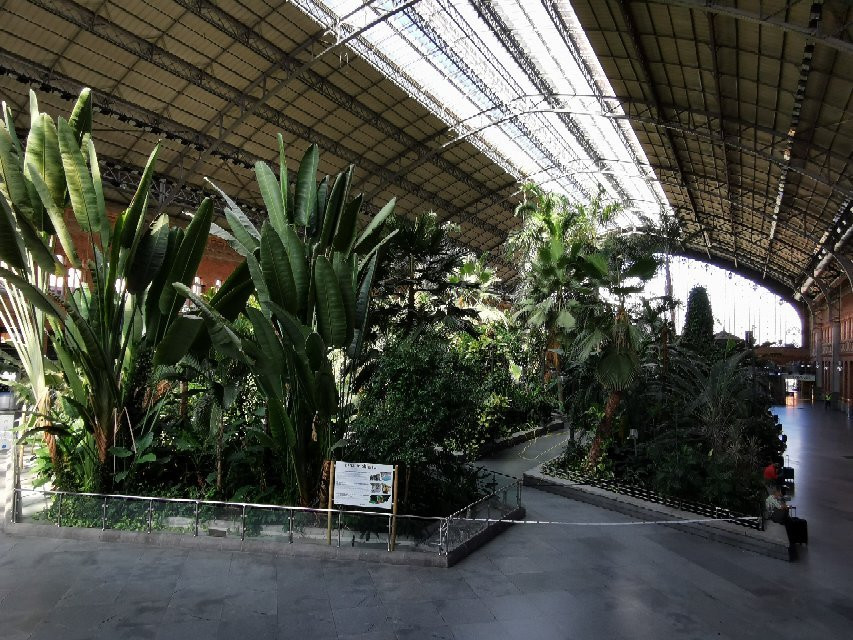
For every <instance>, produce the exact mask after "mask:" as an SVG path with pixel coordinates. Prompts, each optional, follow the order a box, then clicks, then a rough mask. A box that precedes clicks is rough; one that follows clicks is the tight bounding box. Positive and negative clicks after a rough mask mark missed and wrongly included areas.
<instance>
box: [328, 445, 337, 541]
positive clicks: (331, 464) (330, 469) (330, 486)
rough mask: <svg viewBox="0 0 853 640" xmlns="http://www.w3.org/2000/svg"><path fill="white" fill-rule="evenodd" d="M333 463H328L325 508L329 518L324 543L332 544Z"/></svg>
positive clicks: (331, 461) (332, 461)
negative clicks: (327, 490)
mask: <svg viewBox="0 0 853 640" xmlns="http://www.w3.org/2000/svg"><path fill="white" fill-rule="evenodd" d="M334 501H335V461H334V460H330V461H329V498H328V500H326V508H327V509H328V510H329V517H328V520H327V521H326V541H327V542H328V543H329V544H330V545H331V544H332V505H334V504H335V502H334Z"/></svg>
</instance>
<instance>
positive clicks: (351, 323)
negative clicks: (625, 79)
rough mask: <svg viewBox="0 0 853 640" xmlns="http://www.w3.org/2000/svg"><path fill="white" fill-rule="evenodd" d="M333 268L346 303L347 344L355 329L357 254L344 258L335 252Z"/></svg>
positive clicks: (342, 298) (350, 340)
mask: <svg viewBox="0 0 853 640" xmlns="http://www.w3.org/2000/svg"><path fill="white" fill-rule="evenodd" d="M332 268H333V269H334V270H335V275H336V276H337V278H338V286H339V287H340V290H341V300H343V303H344V313H345V314H346V331H347V333H346V338H345V342H344V344H345V345H347V346H348V345H349V344H350V342H352V337H353V330H354V329H355V317H356V316H355V298H356V293H355V288H356V286H357V284H358V283H357V280H356V278H357V277H358V274H357V273H356V267H355V256H354V255H351V256H350V257H349V258H348V259H347V258H344V256H343V254H342V253H339V252H335V253H334V254H333V256H332Z"/></svg>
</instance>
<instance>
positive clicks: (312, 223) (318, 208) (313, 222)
mask: <svg viewBox="0 0 853 640" xmlns="http://www.w3.org/2000/svg"><path fill="white" fill-rule="evenodd" d="M328 195H329V176H326V177H325V178H323V179H322V180H320V184H318V185H317V197H316V198H314V209H313V210H312V211H311V215H309V216H308V231H307V234H306V235H307V237H308V238H310V239H311V241H312V242H318V241H319V240H320V232H321V231H322V229H323V220H324V217H325V215H326V198H327V197H328Z"/></svg>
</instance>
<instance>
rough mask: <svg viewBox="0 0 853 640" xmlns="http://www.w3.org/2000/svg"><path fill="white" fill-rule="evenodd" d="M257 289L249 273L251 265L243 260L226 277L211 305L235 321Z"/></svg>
mask: <svg viewBox="0 0 853 640" xmlns="http://www.w3.org/2000/svg"><path fill="white" fill-rule="evenodd" d="M254 290H255V284H254V283H253V282H252V278H251V276H250V275H249V266H248V265H247V264H246V262H245V261H244V262H241V263H240V266H238V267H237V268H236V269H234V271H232V272H231V275H230V276H228V278H226V279H225V282H223V283H222V286H221V287H219V290H218V291H217V292H216V293H215V294H213V297H212V298H211V299H210V306H211V307H213V308H214V309H216V310H217V311H218V312H219V313H220V314H222V317H223V318H225V319H226V320H230V321H234V320H236V319H237V316H238V315H240V312H241V311H243V310H244V309H245V308H246V302H247V301H248V300H249V297H250V296H251V295H252V292H254Z"/></svg>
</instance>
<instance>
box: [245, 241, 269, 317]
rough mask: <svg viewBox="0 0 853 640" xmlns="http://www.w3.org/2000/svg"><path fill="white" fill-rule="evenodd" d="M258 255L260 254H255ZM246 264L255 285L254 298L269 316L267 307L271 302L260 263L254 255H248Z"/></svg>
mask: <svg viewBox="0 0 853 640" xmlns="http://www.w3.org/2000/svg"><path fill="white" fill-rule="evenodd" d="M256 253H258V254H260V252H256ZM246 264H247V265H248V266H249V274H250V275H251V276H252V282H253V283H254V285H255V297H256V298H257V299H258V304H259V305H260V307H261V309H263V310H264V313H267V314H269V313H270V311H269V306H270V303H271V302H272V300H271V299H270V290H269V287H267V282H266V280H264V271H263V269H261V263H260V262H259V261H258V258H257V257H256V254H254V253H250V254H249V255H247V256H246Z"/></svg>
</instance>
